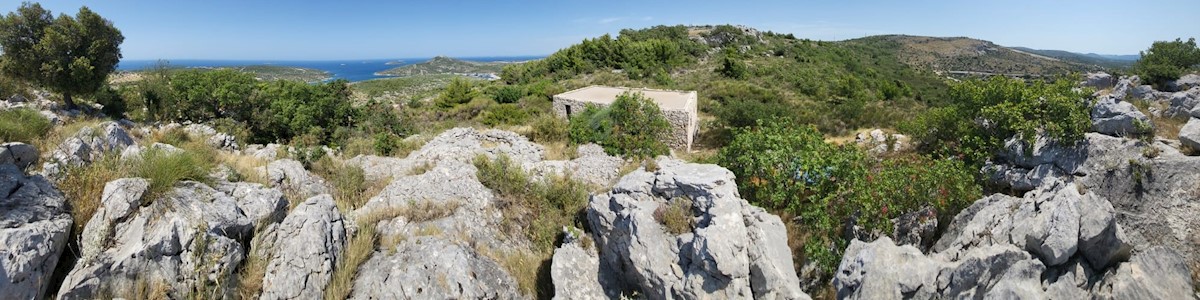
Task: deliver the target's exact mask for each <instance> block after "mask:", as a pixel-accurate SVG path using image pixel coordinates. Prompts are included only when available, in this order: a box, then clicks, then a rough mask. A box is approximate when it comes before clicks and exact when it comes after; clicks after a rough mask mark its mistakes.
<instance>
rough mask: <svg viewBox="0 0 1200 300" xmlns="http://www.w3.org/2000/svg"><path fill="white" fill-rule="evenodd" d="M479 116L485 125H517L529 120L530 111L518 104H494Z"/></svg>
mask: <svg viewBox="0 0 1200 300" xmlns="http://www.w3.org/2000/svg"><path fill="white" fill-rule="evenodd" d="M479 118H480V119H481V120H480V122H482V123H483V124H485V125H488V126H497V125H517V124H524V123H525V121H527V120H529V113H528V112H526V111H525V110H524V109H521V107H520V106H517V105H516V104H511V103H510V104H500V105H493V106H492V107H490V108H488V109H487V110H485V111H483V113H480V114H479Z"/></svg>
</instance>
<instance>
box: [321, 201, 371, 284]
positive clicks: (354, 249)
mask: <svg viewBox="0 0 1200 300" xmlns="http://www.w3.org/2000/svg"><path fill="white" fill-rule="evenodd" d="M378 242H379V236H378V233H377V231H376V228H375V222H369V221H368V222H363V221H359V226H358V233H356V234H355V235H354V237H353V238H351V239H350V242H349V243H347V244H346V248H345V250H342V253H341V254H340V255H339V256H338V257H341V259H340V260H338V262H337V265H336V268H334V270H333V278H332V279H331V280H330V281H329V284H328V285H326V286H325V297H324V298H325V299H327V300H335V299H336V300H340V299H346V298H349V297H350V292H353V289H354V277H355V275H358V267H359V266H361V265H362V264H363V263H364V262H366V261H367V259H369V258H371V254H372V253H374V252H375V246H376V245H377V244H378Z"/></svg>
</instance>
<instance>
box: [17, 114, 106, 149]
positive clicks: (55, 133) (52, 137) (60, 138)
mask: <svg viewBox="0 0 1200 300" xmlns="http://www.w3.org/2000/svg"><path fill="white" fill-rule="evenodd" d="M101 122H102V121H101V120H100V119H77V120H76V121H75V122H72V123H68V124H66V125H63V126H59V127H55V128H54V129H53V130H50V132H48V133H46V134H45V135H43V136H42V137H41V138H39V139H35V140H34V141H33V143H31V144H33V145H34V146H35V147H37V149H38V152H40V153H42V154H47V153H50V152H51V151H54V148H55V147H58V145H59V144H62V142H64V141H66V140H67V139H68V138H70V137H72V136H74V135H75V134H76V133H78V132H79V131H80V130H82V129H84V128H88V127H91V128H96V126H97V125H100V123H101Z"/></svg>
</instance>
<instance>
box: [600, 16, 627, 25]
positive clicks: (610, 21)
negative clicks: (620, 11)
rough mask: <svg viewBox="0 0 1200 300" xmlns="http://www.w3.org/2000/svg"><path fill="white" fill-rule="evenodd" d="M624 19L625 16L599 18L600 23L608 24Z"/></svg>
mask: <svg viewBox="0 0 1200 300" xmlns="http://www.w3.org/2000/svg"><path fill="white" fill-rule="evenodd" d="M624 19H625V18H619V17H613V18H603V19H600V24H609V23H614V22H619V21H621V20H624Z"/></svg>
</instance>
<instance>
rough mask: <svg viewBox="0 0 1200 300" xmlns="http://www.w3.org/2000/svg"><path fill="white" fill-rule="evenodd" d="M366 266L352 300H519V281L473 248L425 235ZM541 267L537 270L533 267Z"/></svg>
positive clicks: (355, 286) (373, 257) (399, 246)
mask: <svg viewBox="0 0 1200 300" xmlns="http://www.w3.org/2000/svg"><path fill="white" fill-rule="evenodd" d="M411 240H412V242H405V243H402V244H400V245H397V246H396V250H395V251H394V252H391V253H390V254H389V253H386V252H376V253H375V255H373V256H371V258H370V259H369V260H367V262H365V263H363V265H362V267H360V268H359V270H358V275H357V276H356V277H355V280H354V292H353V294H352V295H351V296H350V298H351V299H422V298H438V299H443V298H444V299H517V298H521V294H520V293H519V292H517V290H516V288H517V283H516V280H514V279H513V278H512V276H510V275H509V274H508V273H507V272H506V271H504V269H503V268H502V267H501V266H500V265H499V264H498V263H496V262H495V261H494V260H492V259H490V258H488V257H486V256H484V255H482V254H480V253H479V252H478V251H476V250H475V249H473V248H470V247H469V246H466V245H463V244H461V243H456V242H454V241H452V240H449V239H446V238H442V237H437V236H419V237H415V238H412V239H411ZM529 267H536V266H529Z"/></svg>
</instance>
